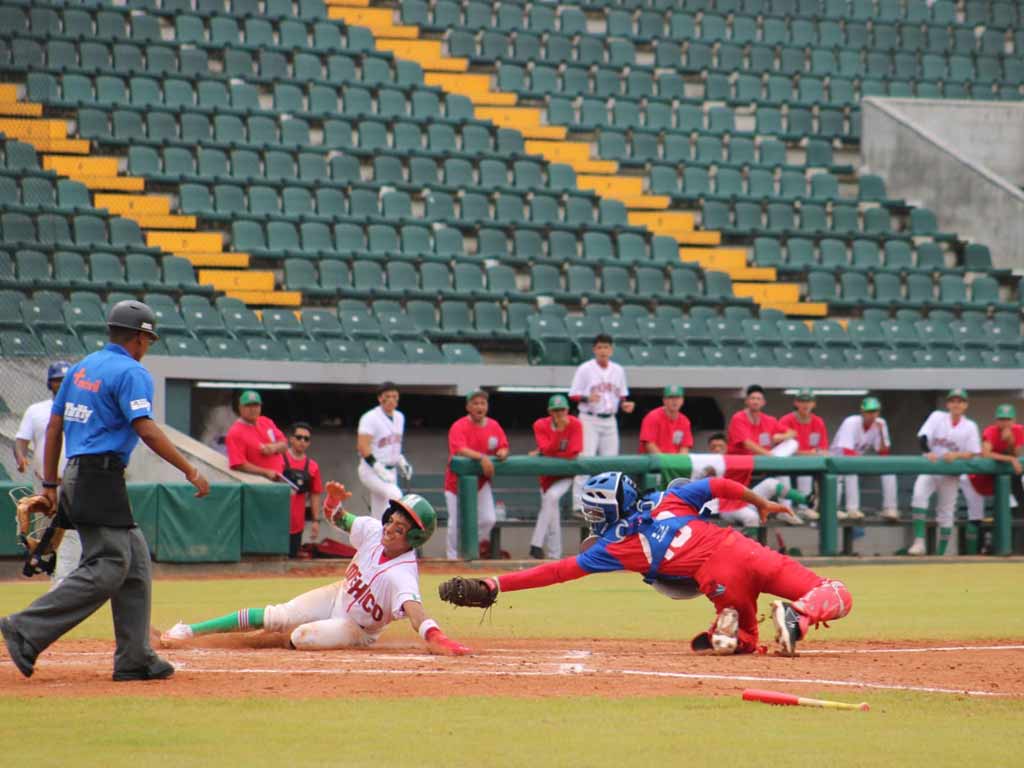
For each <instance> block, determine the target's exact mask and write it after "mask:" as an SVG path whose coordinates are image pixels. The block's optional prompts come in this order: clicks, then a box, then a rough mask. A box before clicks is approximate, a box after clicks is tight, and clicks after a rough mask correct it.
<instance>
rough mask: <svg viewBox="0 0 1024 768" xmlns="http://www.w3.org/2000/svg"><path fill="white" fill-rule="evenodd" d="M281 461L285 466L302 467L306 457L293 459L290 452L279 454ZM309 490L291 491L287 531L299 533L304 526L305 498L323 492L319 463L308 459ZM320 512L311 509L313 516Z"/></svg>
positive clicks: (304, 464)
mask: <svg viewBox="0 0 1024 768" xmlns="http://www.w3.org/2000/svg"><path fill="white" fill-rule="evenodd" d="M281 459H282V461H283V462H284V464H285V465H286V467H288V466H290V467H291V468H293V469H302V468H303V467H305V466H306V459H305V458H302V459H294V458H292V457H291V455H290V454H283V455H282V456H281ZM306 471H307V472H309V491H308V492H307V493H295V492H294V491H293V492H292V499H291V523H290V526H289V529H288V533H299V532H300V531H302V529H303V528H305V527H306V499H307V497H308V496H309V494H311V493H323V490H324V481H323V478H322V477H321V476H320V465H319V464H317V463H316V460H314V459H310V460H309V469H307V470H306ZM319 514H320V510H319V509H314V510H313V516H314V517H317V516H319Z"/></svg>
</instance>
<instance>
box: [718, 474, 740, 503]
mask: <svg viewBox="0 0 1024 768" xmlns="http://www.w3.org/2000/svg"><path fill="white" fill-rule="evenodd" d="M710 482H711V494H712V495H713V496H714V497H715V498H716V499H742V498H743V492H744V491H745V490H747V487H746V486H745V485H743V484H742V483H737V482H736V481H735V480H730V479H729V478H727V477H713V478H711V481H710Z"/></svg>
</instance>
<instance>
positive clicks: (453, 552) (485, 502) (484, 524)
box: [444, 483, 497, 560]
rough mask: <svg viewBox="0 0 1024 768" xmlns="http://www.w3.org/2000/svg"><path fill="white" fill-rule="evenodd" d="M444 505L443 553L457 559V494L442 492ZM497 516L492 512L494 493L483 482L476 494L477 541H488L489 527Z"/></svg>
mask: <svg viewBox="0 0 1024 768" xmlns="http://www.w3.org/2000/svg"><path fill="white" fill-rule="evenodd" d="M444 502H445V506H446V507H447V508H448V533H447V538H446V541H445V549H446V552H445V554H446V555H447V557H448V559H449V560H458V559H459V495H458V494H457V493H452V492H451V491H445V492H444ZM495 520H497V516H496V515H495V512H494V493H493V492H492V490H491V484H490V483H485V484H484V487H483V488H481V489H480V490H479V491H477V494H476V524H477V529H478V533H477V541H489V540H490V538H491V529H492V528H493V527H494V522H495Z"/></svg>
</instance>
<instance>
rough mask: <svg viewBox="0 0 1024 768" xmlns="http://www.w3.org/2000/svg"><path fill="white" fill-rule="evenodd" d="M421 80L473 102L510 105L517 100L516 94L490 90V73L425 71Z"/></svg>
mask: <svg viewBox="0 0 1024 768" xmlns="http://www.w3.org/2000/svg"><path fill="white" fill-rule="evenodd" d="M423 82H424V83H425V84H427V85H432V86H434V87H435V88H440V89H441V90H444V91H448V92H450V93H459V94H462V95H463V96H465V97H467V98H468V99H469V100H470V101H472V102H473V103H474V104H480V105H484V106H507V107H510V106H512V105H514V104H515V103H516V101H517V96H516V95H515V94H514V93H502V92H500V91H499V92H495V91H492V90H491V77H490V75H475V74H474V75H469V74H465V73H462V72H427V73H426V74H424V76H423Z"/></svg>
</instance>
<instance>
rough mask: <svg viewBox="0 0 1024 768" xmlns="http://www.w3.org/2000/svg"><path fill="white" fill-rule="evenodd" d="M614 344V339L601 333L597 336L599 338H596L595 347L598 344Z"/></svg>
mask: <svg viewBox="0 0 1024 768" xmlns="http://www.w3.org/2000/svg"><path fill="white" fill-rule="evenodd" d="M614 343H615V342H613V341H612V337H611V336H609V335H608V334H607V333H599V334H597V336H595V337H594V346H595V347H596V346H597V345H598V344H614Z"/></svg>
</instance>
